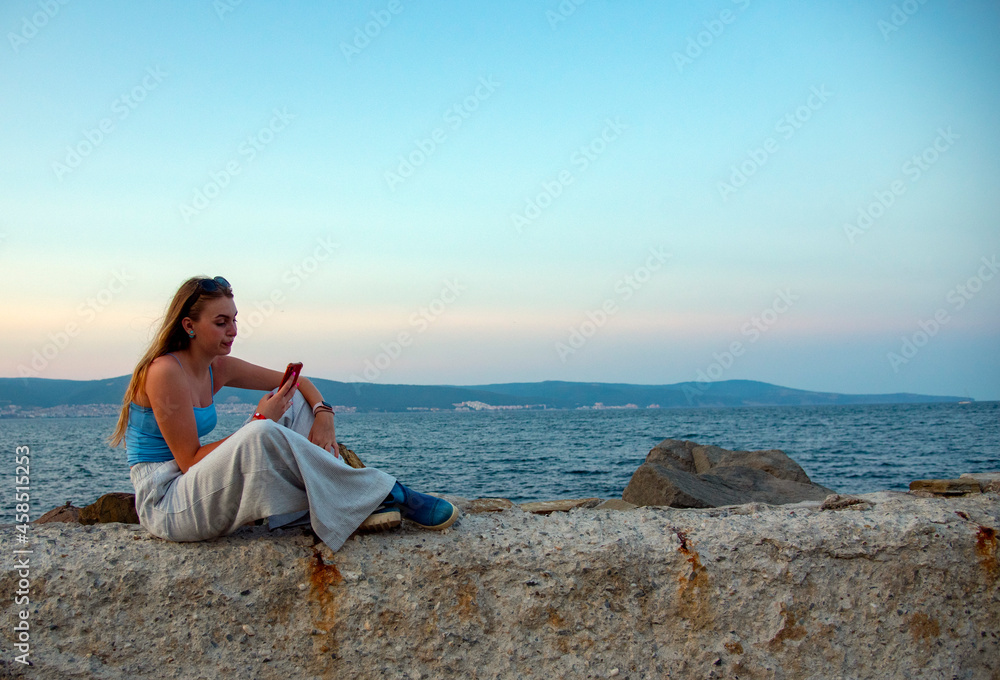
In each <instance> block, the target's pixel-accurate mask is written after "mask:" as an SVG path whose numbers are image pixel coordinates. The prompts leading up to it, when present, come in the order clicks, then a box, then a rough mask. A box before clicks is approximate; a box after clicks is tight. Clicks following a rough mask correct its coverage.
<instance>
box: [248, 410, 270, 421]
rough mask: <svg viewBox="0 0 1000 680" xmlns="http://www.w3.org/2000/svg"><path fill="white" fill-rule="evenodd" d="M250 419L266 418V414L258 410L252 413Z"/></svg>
mask: <svg viewBox="0 0 1000 680" xmlns="http://www.w3.org/2000/svg"><path fill="white" fill-rule="evenodd" d="M251 420H267V416H265V415H264V414H263V413H261V412H260V411H258V412H257V413H254V414H253V418H251Z"/></svg>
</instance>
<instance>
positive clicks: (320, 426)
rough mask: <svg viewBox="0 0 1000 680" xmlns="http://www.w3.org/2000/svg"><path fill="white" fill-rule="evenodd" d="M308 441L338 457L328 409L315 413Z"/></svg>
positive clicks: (331, 419) (338, 450) (331, 416)
mask: <svg viewBox="0 0 1000 680" xmlns="http://www.w3.org/2000/svg"><path fill="white" fill-rule="evenodd" d="M309 441H311V442H312V443H313V444H315V445H316V446H319V447H320V448H323V449H325V450H327V451H329V452H330V453H332V454H333V455H335V456H336V457H337V458H340V449H339V448H338V447H337V439H336V433H335V431H334V427H333V414H332V413H330V412H329V411H320V412H319V413H317V414H316V419H315V420H314V421H313V425H312V429H310V430H309Z"/></svg>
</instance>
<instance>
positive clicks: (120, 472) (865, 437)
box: [0, 402, 1000, 522]
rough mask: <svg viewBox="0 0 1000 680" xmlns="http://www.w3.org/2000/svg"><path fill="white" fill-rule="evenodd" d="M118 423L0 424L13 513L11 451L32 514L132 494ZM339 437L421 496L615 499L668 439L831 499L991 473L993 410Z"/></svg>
mask: <svg viewBox="0 0 1000 680" xmlns="http://www.w3.org/2000/svg"><path fill="white" fill-rule="evenodd" d="M247 408H248V409H250V408H252V407H251V406H248V407H247ZM245 418H246V416H245V415H238V414H220V416H219V425H218V426H217V427H216V430H215V431H214V432H213V433H212V434H211V435H209V436H208V437H207V438H206V439H205V440H204V441H212V440H215V439H219V438H222V437H224V436H226V435H228V434H230V433H232V432H234V431H235V430H236V429H238V428H239V427H240V426H241V425H242V423H243V422H244V420H245ZM114 425H115V419H114V418H109V417H67V418H31V419H3V420H0V447H2V449H3V450H4V451H6V454H5V456H4V460H5V461H6V463H5V465H4V468H3V469H4V472H5V474H3V482H2V484H0V486H2V487H4V490H3V491H2V493H3V495H4V497H5V498H7V499H8V501H7V502H6V503H4V505H5V506H7V507H8V508H9V510H10V513H9V514H10V515H11V516H12V514H13V511H14V502H15V498H14V494H15V488H14V487H15V482H16V480H15V474H22V473H23V471H17V470H16V465H15V462H14V460H15V452H16V451H19V452H20V455H22V456H23V455H24V453H25V451H27V455H28V458H29V473H28V481H29V486H30V511H31V515H32V517H33V518H36V517H38V516H40V515H41V514H42V513H44V512H46V511H48V510H50V509H52V508H54V507H56V506H59V505H62V504H64V503H66V502H67V501H69V502H71V503H72V504H73V505H76V506H78V507H80V506H83V505H87V504H89V503H92V502H93V501H94V500H96V499H97V498H98V497H99V496H101V495H102V494H104V493H108V492H111V491H125V492H132V486H131V482H130V481H129V475H128V465H127V463H126V460H125V451H124V449H121V448H119V449H112V448H110V447H109V446H108V445H107V443H106V441H105V440H106V438H107V436H108V434H109V433H110V432H111V431H112V429H113V428H114ZM336 427H337V439H338V441H340V442H341V443H343V444H346V445H347V446H348V448H351V449H353V450H354V451H355V452H356V453H357V454H358V456H359V457H360V458H361V460H362V461H364V463H365V464H366V465H368V466H370V467H377V468H380V469H382V470H385V471H386V472H388V473H390V474H392V475H394V476H395V477H396V478H397V479H399V480H400V481H401V482H403V483H404V484H407V485H409V486H411V487H413V488H415V489H417V490H421V491H429V492H436V493H445V494H455V495H458V496H463V497H466V498H481V497H503V498H509V499H511V500H512V501H515V502H528V501H541V500H553V499H559V498H586V497H598V498H615V497H619V498H620V497H621V494H622V491H623V490H624V488H625V486H626V485H627V484H628V481H629V478H630V477H631V476H632V473H633V472H634V471H635V470H636V468H637V467H639V465H641V464H642V462H643V460H644V459H645V457H646V454H647V453H648V452H649V450H650V449H652V448H653V447H654V446H656V444H657V443H658V442H660V441H662V440H663V439H690V440H693V441H695V442H698V443H699V444H714V445H717V446H721V447H724V448H727V449H739V450H750V451H752V450H759V449H781V450H783V451H784V452H785V453H787V454H788V455H789V456H791V457H792V458H793V459H794V460H795V461H796V462H797V463H798V464H799V465H801V466H802V467H803V468H804V469H805V471H806V474H808V475H809V477H810V479H812V481H814V482H816V483H818V484H822V485H823V486H826V487H828V488H830V489H833V490H834V491H836V492H838V493H867V492H873V491H881V490H899V491H905V490H906V489H907V488H908V486H909V483H910V481H912V480H915V479H949V478H954V477H958V476H959V475H961V474H962V473H965V472H987V471H998V470H1000V402H973V403H970V404H958V403H939V404H901V405H859V406H775V407H767V406H756V407H738V408H718V409H715V408H712V409H709V408H698V409H620V410H619V409H608V410H577V411H568V410H567V411H559V410H545V411H476V412H408V413H345V414H338V415H337V421H336ZM17 447H27V449H24V448H21V449H18V448H17ZM22 476H23V474H22ZM21 481H24V480H23V479H22V480H21ZM9 521H13V520H9ZM0 522H3V520H0Z"/></svg>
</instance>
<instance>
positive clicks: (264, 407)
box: [257, 379, 298, 422]
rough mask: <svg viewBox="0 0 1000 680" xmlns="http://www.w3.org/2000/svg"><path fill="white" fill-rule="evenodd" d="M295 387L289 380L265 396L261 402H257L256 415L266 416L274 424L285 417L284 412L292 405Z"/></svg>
mask: <svg viewBox="0 0 1000 680" xmlns="http://www.w3.org/2000/svg"><path fill="white" fill-rule="evenodd" d="M272 384H273V383H272ZM297 387H298V386H297V385H296V384H295V383H294V382H292V380H290V379H289V381H288V382H286V383H285V384H284V385H282V386H281V387H279V388H278V389H277V390H275V391H274V392H269V393H267V394H265V395H264V396H263V397H262V398H261V400H260V401H259V402H257V413H259V414H261V415H262V416H267V417H268V418H269V419H270V420H273V421H274V422H278V419H279V418H281V416H283V415H285V411H287V410H288V407H289V406H291V405H292V396H293V395H294V394H295V389H296V388H297Z"/></svg>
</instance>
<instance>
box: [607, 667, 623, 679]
mask: <svg viewBox="0 0 1000 680" xmlns="http://www.w3.org/2000/svg"><path fill="white" fill-rule="evenodd" d="M619 672H620V671H619V670H618V669H617V668H612V669H611V672H610V673H608V677H609V678H617V677H618V673H619Z"/></svg>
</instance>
